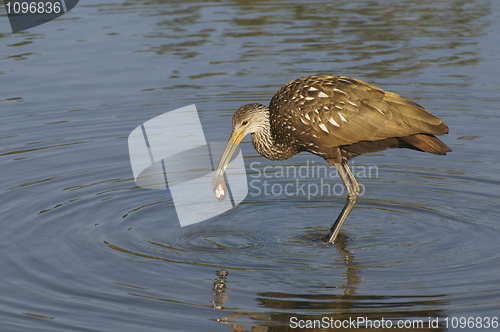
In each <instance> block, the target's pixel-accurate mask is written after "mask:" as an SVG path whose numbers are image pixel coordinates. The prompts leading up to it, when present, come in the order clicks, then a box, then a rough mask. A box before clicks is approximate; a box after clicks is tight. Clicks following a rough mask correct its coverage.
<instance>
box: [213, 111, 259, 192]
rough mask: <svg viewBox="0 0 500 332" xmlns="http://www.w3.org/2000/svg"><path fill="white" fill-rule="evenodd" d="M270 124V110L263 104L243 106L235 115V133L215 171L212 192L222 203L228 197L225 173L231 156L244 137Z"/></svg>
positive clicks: (232, 134)
mask: <svg viewBox="0 0 500 332" xmlns="http://www.w3.org/2000/svg"><path fill="white" fill-rule="evenodd" d="M266 123H267V124H268V123H269V109H268V107H267V106H264V105H262V104H256V103H255V104H247V105H243V106H241V107H240V108H239V109H238V110H237V111H236V113H234V115H233V131H232V133H231V137H229V142H227V145H226V148H225V149H224V152H223V153H222V157H221V159H220V162H219V166H217V170H216V171H215V175H214V179H213V181H212V190H213V191H214V193H215V197H216V198H217V199H218V200H220V201H222V200H224V198H225V197H226V186H225V181H224V172H225V171H226V168H227V165H228V164H229V161H230V160H231V156H232V155H233V153H234V151H235V150H236V147H237V146H238V144H240V142H241V140H242V139H243V137H245V136H246V135H247V134H250V133H255V132H258V131H260V130H263V129H264V128H265V126H266Z"/></svg>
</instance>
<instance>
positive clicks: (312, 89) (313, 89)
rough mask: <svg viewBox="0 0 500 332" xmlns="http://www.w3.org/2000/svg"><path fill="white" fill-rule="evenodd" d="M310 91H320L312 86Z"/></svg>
mask: <svg viewBox="0 0 500 332" xmlns="http://www.w3.org/2000/svg"><path fill="white" fill-rule="evenodd" d="M309 91H318V89H316V88H315V87H313V86H312V87H310V88H309Z"/></svg>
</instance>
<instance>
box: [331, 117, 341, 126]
mask: <svg viewBox="0 0 500 332" xmlns="http://www.w3.org/2000/svg"><path fill="white" fill-rule="evenodd" d="M328 122H330V123H331V124H332V125H334V126H337V127H339V128H340V126H339V124H338V123H337V122H336V121H335V120H334V119H332V118H330V119H328Z"/></svg>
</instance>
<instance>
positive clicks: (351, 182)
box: [328, 161, 360, 243]
mask: <svg viewBox="0 0 500 332" xmlns="http://www.w3.org/2000/svg"><path fill="white" fill-rule="evenodd" d="M335 167H336V168H337V172H338V173H339V175H340V178H341V179H342V181H343V182H344V185H345V187H346V189H347V202H346V203H345V205H344V208H343V209H342V212H340V214H339V216H338V217H337V220H335V222H334V223H333V225H332V228H330V233H331V235H330V239H329V240H328V242H330V243H333V242H334V241H335V239H336V238H337V236H338V235H339V232H340V229H341V228H342V225H343V224H344V221H345V220H346V219H347V216H348V215H349V213H350V212H351V210H352V208H353V207H354V204H356V200H357V199H358V196H359V192H360V186H359V183H358V181H357V180H356V178H355V177H354V174H353V173H352V171H351V169H350V168H349V165H347V162H345V161H342V163H340V164H335ZM346 173H347V175H346Z"/></svg>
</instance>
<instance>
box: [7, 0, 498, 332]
mask: <svg viewBox="0 0 500 332" xmlns="http://www.w3.org/2000/svg"><path fill="white" fill-rule="evenodd" d="M499 13H500V6H499V4H498V2H497V1H479V0H477V1H467V0H464V1H452V0H450V1H441V2H436V1H419V2H418V4H415V2H414V1H385V2H377V1H353V2H342V1H328V2H327V1H323V2H306V1H302V2H300V1H271V2H269V1H268V2H264V1H232V2H225V3H221V2H203V1H187V2H186V1H183V2H181V1H172V2H165V1H154V0H153V1H148V2H144V1H124V2H121V1H118V2H112V1H100V2H97V1H93V0H88V1H85V2H82V1H80V3H79V5H78V6H77V7H75V8H74V9H73V10H72V11H71V12H70V13H68V14H66V15H65V16H63V17H62V18H61V19H59V20H57V21H53V22H50V23H47V24H45V25H42V26H39V27H36V28H33V29H31V30H28V31H26V32H21V33H16V34H10V33H8V31H9V27H8V25H7V18H6V16H5V15H4V14H2V16H1V20H0V31H1V32H4V33H3V34H0V45H1V54H0V81H1V86H2V89H1V91H0V106H1V111H0V112H1V113H0V114H1V118H2V120H1V131H0V169H1V170H2V181H1V182H0V195H1V196H0V197H1V204H0V212H1V219H0V252H1V255H0V264H1V270H0V280H1V283H0V294H2V296H1V298H0V330H1V331H165V330H167V331H218V330H220V331H223V330H227V329H232V330H248V331H250V330H258V331H288V330H297V329H293V328H292V327H291V325H290V320H291V319H294V317H296V318H297V319H304V320H305V319H322V318H323V317H328V318H333V319H337V320H344V319H349V318H351V319H357V318H358V317H359V318H366V319H371V320H380V319H382V318H385V319H390V320H392V321H394V324H396V322H397V321H398V320H400V319H401V320H406V319H409V320H422V321H424V322H425V326H424V328H420V330H432V331H439V330H448V329H449V330H454V329H457V327H456V326H455V328H454V327H452V326H451V324H450V325H449V326H448V328H447V326H446V323H445V322H446V318H448V319H449V321H450V322H451V320H452V318H453V317H457V318H459V317H490V318H492V317H498V316H500V314H499V310H498V308H499V307H500V277H499V276H500V263H499V262H500V251H499V250H498V238H499V237H500V227H499V226H500V225H499V222H498V215H499V212H500V208H499V198H500V178H499V177H498V170H499V163H498V144H497V140H498V139H499V138H500V137H499V136H500V134H499V131H498V127H499V124H500V121H499V112H498V109H499V98H498V96H499V90H500V85H499V83H498V77H500V69H499V68H500V63H499V61H498V60H499V56H498V45H500V44H499V38H498V30H499V29H500V23H499V22H500V15H499ZM310 74H342V75H346V76H351V77H356V78H358V79H362V80H365V81H368V82H371V83H373V84H375V85H377V86H380V87H382V88H384V89H387V90H391V91H394V92H397V93H399V94H401V95H403V96H405V97H408V98H410V99H412V100H414V101H416V102H417V103H420V104H422V105H423V106H424V107H427V108H428V109H429V110H430V111H431V112H432V113H433V114H435V115H436V116H439V117H440V118H441V119H443V120H444V121H445V122H446V123H447V124H448V125H449V127H450V134H449V135H446V136H444V137H443V138H442V140H443V141H444V142H445V143H446V144H447V145H449V146H450V147H451V149H452V150H453V152H452V153H450V154H448V155H447V156H445V157H442V156H435V155H430V154H424V153H419V152H415V151H408V150H388V151H384V152H383V153H378V154H375V155H369V156H362V157H359V158H356V159H355V160H354V161H353V165H354V166H355V167H360V168H361V169H362V168H363V167H375V168H374V169H376V170H377V172H376V173H374V174H371V175H370V176H366V177H363V176H361V178H360V182H361V183H362V184H363V186H364V187H365V192H364V194H363V195H362V196H361V198H360V199H359V201H358V202H357V204H356V207H355V208H354V210H353V212H352V213H351V215H350V216H349V218H348V219H347V221H346V223H345V225H344V227H343V228H342V231H341V235H340V238H339V240H338V241H337V243H336V244H335V245H326V244H325V243H324V242H322V241H320V240H319V237H320V236H321V235H323V234H325V233H326V232H327V230H328V229H329V226H330V225H331V223H332V222H333V221H334V219H335V218H336V216H337V214H338V213H339V212H340V210H341V208H342V206H343V204H344V201H345V196H344V195H343V194H342V195H340V194H339V195H312V196H311V195H309V197H308V195H307V192H306V193H298V194H296V195H286V194H284V193H280V194H276V195H274V194H272V193H271V194H266V193H265V192H264V189H265V188H264V182H263V181H264V180H266V181H267V182H266V183H267V185H268V188H273V187H272V186H273V185H277V186H278V187H279V186H283V185H285V184H287V183H295V181H296V180H300V183H301V184H304V185H319V184H320V181H321V178H320V177H317V176H310V177H306V178H301V179H296V178H295V177H293V176H288V177H284V178H283V177H278V176H276V173H277V172H279V168H278V167H277V166H279V165H281V166H284V167H286V166H289V167H297V168H298V167H304V165H309V169H310V168H311V167H313V166H310V165H311V163H312V162H314V163H315V164H314V165H316V166H314V167H319V165H325V163H324V162H323V161H322V159H321V158H318V157H314V156H312V155H308V154H301V155H299V156H296V157H294V158H292V159H289V160H286V161H281V162H272V161H269V160H267V159H264V158H263V157H261V156H260V155H258V154H257V153H256V152H255V150H254V149H253V147H252V145H251V143H250V140H249V138H247V139H245V140H244V142H243V144H242V151H243V155H244V156H245V163H246V166H247V171H248V173H249V179H250V180H251V179H259V181H260V182H255V183H254V186H252V187H249V195H248V197H247V199H246V200H245V201H244V202H243V203H242V204H240V205H238V206H237V207H236V208H234V209H232V210H230V211H228V212H226V213H224V214H222V215H219V216H217V217H214V218H212V219H210V220H207V221H204V222H201V223H198V224H195V225H192V226H187V227H180V225H179V221H178V219H177V215H176V212H175V208H174V205H173V201H172V197H171V196H170V194H169V192H168V191H152V190H145V189H142V188H139V187H137V186H136V184H135V182H134V179H133V175H132V170H131V166H130V159H129V155H128V147H127V137H128V135H129V134H130V132H131V131H132V130H133V129H134V128H136V127H137V126H139V125H140V124H142V123H143V122H145V121H147V120H149V119H151V118H153V117H155V116H157V115H160V114H163V113H165V112H167V111H171V110H174V109H177V108H180V107H183V106H186V105H189V104H193V103H195V104H196V105H197V108H198V110H199V114H200V117H201V122H202V125H203V128H204V131H205V135H206V138H207V140H208V141H209V142H213V141H225V140H227V138H228V136H229V133H230V126H231V115H232V113H233V112H234V110H235V109H237V108H238V107H239V106H241V105H242V104H244V103H249V102H261V103H265V104H267V103H268V102H269V100H270V98H271V96H272V95H273V94H274V92H275V91H276V90H277V89H278V88H279V87H280V86H281V85H283V84H285V83H286V82H288V81H290V80H292V79H295V78H297V77H300V76H305V75H310ZM252 163H254V164H252ZM251 165H254V166H251ZM266 167H267V168H266ZM264 172H267V173H266V174H265V175H268V176H269V177H270V178H264ZM327 180H328V181H331V185H332V186H333V185H334V184H339V183H341V182H340V180H339V179H338V178H337V179H327ZM278 187H275V188H278ZM436 318H439V324H438V326H437V328H434V329H431V328H429V325H428V321H429V319H436ZM458 329H460V328H458ZM474 329H475V328H472V329H471V330H474ZM309 330H315V329H313V328H311V329H309ZM460 330H463V329H460ZM490 330H491V329H490Z"/></svg>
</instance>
